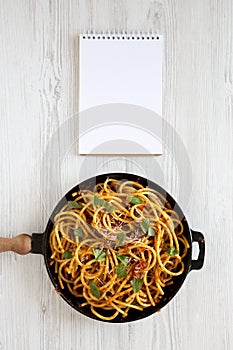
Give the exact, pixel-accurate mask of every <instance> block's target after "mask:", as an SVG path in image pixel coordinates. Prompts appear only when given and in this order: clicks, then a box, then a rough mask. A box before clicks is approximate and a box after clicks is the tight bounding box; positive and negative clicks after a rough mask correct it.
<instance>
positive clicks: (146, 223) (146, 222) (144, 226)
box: [140, 218, 150, 233]
mask: <svg viewBox="0 0 233 350" xmlns="http://www.w3.org/2000/svg"><path fill="white" fill-rule="evenodd" d="M149 225H150V219H149V218H145V220H144V221H143V222H141V223H140V226H141V229H142V231H143V232H144V233H147V231H148V228H149Z"/></svg>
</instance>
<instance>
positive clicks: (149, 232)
mask: <svg viewBox="0 0 233 350" xmlns="http://www.w3.org/2000/svg"><path fill="white" fill-rule="evenodd" d="M148 235H149V236H151V237H153V236H154V235H155V230H154V229H153V228H152V227H149V228H148Z"/></svg>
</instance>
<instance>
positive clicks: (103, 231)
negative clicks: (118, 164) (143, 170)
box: [49, 178, 189, 321]
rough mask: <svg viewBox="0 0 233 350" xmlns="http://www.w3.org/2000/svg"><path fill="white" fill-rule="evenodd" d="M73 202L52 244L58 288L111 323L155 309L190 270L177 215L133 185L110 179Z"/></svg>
mask: <svg viewBox="0 0 233 350" xmlns="http://www.w3.org/2000/svg"><path fill="white" fill-rule="evenodd" d="M72 196H73V199H74V200H73V201H69V202H68V203H67V204H66V205H65V206H64V207H63V208H62V210H61V211H60V212H59V213H58V214H57V215H56V216H55V218H54V227H53V230H52V233H51V235H50V240H49V244H50V248H51V252H52V253H51V257H50V264H51V265H53V266H54V271H55V273H56V274H57V276H58V281H59V284H60V288H61V289H64V288H68V290H69V291H70V293H72V294H73V295H74V296H75V297H77V300H79V301H80V300H82V301H83V302H82V306H83V307H84V306H87V305H88V306H90V308H91V311H92V313H93V314H94V315H95V316H97V317H98V318H100V319H102V320H105V321H107V320H112V319H114V318H115V317H117V316H118V315H120V314H121V315H122V317H126V316H127V315H128V312H129V311H130V310H131V309H136V310H139V311H142V310H143V309H144V308H147V307H150V306H156V305H157V304H158V303H159V302H160V300H161V298H162V296H163V295H164V288H165V287H166V286H168V285H169V284H172V283H173V278H175V277H176V276H178V275H180V274H182V273H183V271H184V263H183V258H184V257H185V255H186V254H187V250H188V248H189V243H188V241H187V239H186V238H185V236H184V235H183V230H184V229H183V225H182V222H181V221H180V220H179V217H178V214H177V213H176V212H175V211H173V210H172V209H171V207H170V205H169V203H166V200H165V198H163V196H162V195H161V194H160V193H158V192H157V191H155V190H153V189H151V188H148V187H143V186H142V185H141V184H140V183H138V182H134V181H126V180H125V181H119V180H116V179H111V178H107V180H106V181H105V182H104V183H98V184H97V185H96V186H95V187H94V188H93V189H92V190H87V189H84V190H81V191H79V192H74V193H73V194H72Z"/></svg>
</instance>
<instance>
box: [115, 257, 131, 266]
mask: <svg viewBox="0 0 233 350" xmlns="http://www.w3.org/2000/svg"><path fill="white" fill-rule="evenodd" d="M117 259H118V260H120V262H122V263H123V264H124V265H127V264H128V262H129V257H128V256H126V255H119V256H118V257H117Z"/></svg>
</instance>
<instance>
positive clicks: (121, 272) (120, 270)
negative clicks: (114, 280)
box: [116, 264, 127, 278]
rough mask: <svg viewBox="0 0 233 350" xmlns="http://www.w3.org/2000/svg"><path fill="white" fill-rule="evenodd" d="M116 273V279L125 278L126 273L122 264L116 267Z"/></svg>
mask: <svg viewBox="0 0 233 350" xmlns="http://www.w3.org/2000/svg"><path fill="white" fill-rule="evenodd" d="M116 273H117V276H118V277H121V278H125V277H127V272H126V269H125V267H124V264H119V265H117V266H116Z"/></svg>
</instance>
